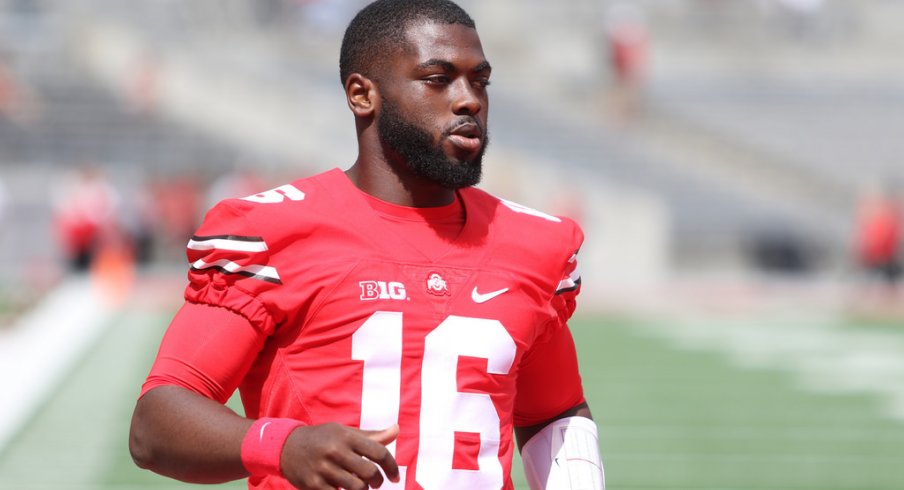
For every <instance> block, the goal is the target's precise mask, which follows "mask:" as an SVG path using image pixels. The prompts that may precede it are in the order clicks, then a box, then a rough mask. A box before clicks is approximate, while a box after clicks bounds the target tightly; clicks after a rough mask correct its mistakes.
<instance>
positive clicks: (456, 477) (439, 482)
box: [352, 311, 516, 490]
mask: <svg viewBox="0 0 904 490" xmlns="http://www.w3.org/2000/svg"><path fill="white" fill-rule="evenodd" d="M515 352H516V346H515V342H514V340H513V339H512V337H511V335H509V333H508V331H506V329H505V327H503V326H502V323H500V322H499V321H498V320H489V319H486V318H469V317H462V316H454V315H453V316H449V317H448V318H446V319H445V320H443V322H442V323H440V324H439V326H437V327H436V329H435V330H433V331H432V332H430V333H429V334H427V336H426V337H425V339H424V358H423V361H422V365H421V410H420V443H419V445H418V446H419V449H418V457H417V468H418V470H417V478H416V480H417V482H418V484H420V485H421V486H422V487H424V488H425V489H427V490H433V489H445V488H500V487H502V482H503V475H502V462H501V461H499V456H498V455H499V440H500V428H499V416H498V415H497V413H496V407H495V406H494V405H493V401H492V400H491V399H490V395H488V394H486V393H462V392H460V391H458V384H457V376H458V359H459V357H460V356H469V357H477V358H481V359H486V360H487V373H488V374H508V372H509V370H510V369H511V367H512V362H514V359H515ZM352 358H353V359H355V360H359V361H364V380H363V385H364V386H363V390H362V395H361V429H364V430H379V429H384V428H386V427H388V426H390V425H392V424H395V423H397V422H398V419H399V399H400V396H401V376H402V314H401V313H398V312H385V311H378V312H376V313H374V314H373V315H371V317H370V318H368V319H367V321H365V322H364V323H363V324H362V325H361V326H360V327H359V328H358V330H357V331H356V332H355V334H354V335H353V336H352ZM455 432H472V433H478V434H480V450H479V453H478V456H477V464H478V467H479V470H477V471H474V470H459V469H455V468H452V457H453V453H454V450H455ZM389 450H390V451H391V452H392V453H393V455H395V443H392V444H391V445H390V446H389ZM399 471H400V472H401V481H400V482H399V483H398V484H392V483H391V482H389V481H387V482H386V483H384V485H383V487H381V488H390V489H391V488H404V487H405V468H404V467H401V468H399ZM387 484H389V486H387Z"/></svg>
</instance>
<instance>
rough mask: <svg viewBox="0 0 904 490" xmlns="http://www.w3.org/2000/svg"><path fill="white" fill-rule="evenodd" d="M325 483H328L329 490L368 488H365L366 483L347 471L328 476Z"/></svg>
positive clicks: (366, 487) (362, 489) (359, 489)
mask: <svg viewBox="0 0 904 490" xmlns="http://www.w3.org/2000/svg"><path fill="white" fill-rule="evenodd" d="M327 481H328V482H329V483H330V487H331V488H338V489H341V490H367V489H368V488H370V487H368V486H367V483H365V482H364V481H362V480H361V479H360V478H358V477H357V476H355V475H353V474H351V473H349V472H347V471H339V472H337V473H335V474H333V475H330V476H329V477H328V478H327Z"/></svg>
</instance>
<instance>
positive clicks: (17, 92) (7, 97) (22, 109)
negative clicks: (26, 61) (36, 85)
mask: <svg viewBox="0 0 904 490" xmlns="http://www.w3.org/2000/svg"><path fill="white" fill-rule="evenodd" d="M38 115H39V104H38V100H37V98H36V97H35V95H34V94H33V93H32V92H31V91H30V90H29V89H28V87H27V86H26V85H25V83H23V82H22V81H21V80H19V78H18V77H16V76H15V74H14V73H13V72H12V71H11V70H10V69H9V68H8V67H7V64H6V61H5V60H4V59H3V58H0V117H5V118H7V119H9V120H10V121H13V122H14V123H16V124H19V125H22V126H24V125H27V124H29V123H31V122H32V121H34V120H35V118H36V117H38Z"/></svg>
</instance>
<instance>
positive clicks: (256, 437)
mask: <svg viewBox="0 0 904 490" xmlns="http://www.w3.org/2000/svg"><path fill="white" fill-rule="evenodd" d="M303 425H305V424H304V423H303V422H299V421H298V420H293V419H276V418H267V417H265V418H262V419H258V420H257V421H255V422H254V423H253V424H251V428H250V429H248V432H247V433H246V434H245V438H244V439H243V440H242V464H244V465H245V469H246V470H248V473H250V474H251V475H252V476H269V475H279V476H282V470H281V469H280V467H279V458H280V456H281V455H282V450H283V446H285V444H286V439H288V438H289V434H291V433H292V431H293V430H295V428H297V427H301V426H303Z"/></svg>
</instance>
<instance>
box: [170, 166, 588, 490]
mask: <svg viewBox="0 0 904 490" xmlns="http://www.w3.org/2000/svg"><path fill="white" fill-rule="evenodd" d="M458 196H459V200H460V204H461V206H462V208H463V210H464V214H465V221H464V225H463V228H462V231H461V233H460V234H459V235H458V237H457V238H455V239H454V240H452V241H449V242H446V246H445V249H436V250H433V249H431V250H429V251H428V252H429V253H424V246H423V244H418V243H410V241H409V237H407V236H404V234H401V235H400V234H398V233H396V232H391V231H389V229H388V228H387V226H386V222H385V220H384V219H383V218H381V217H380V216H379V214H378V213H376V212H375V210H374V208H373V207H372V206H371V204H370V203H369V202H368V199H367V196H366V195H364V194H363V193H362V192H361V191H360V190H358V189H357V188H356V187H355V186H354V185H353V184H352V183H351V181H350V180H349V179H348V178H347V177H346V176H345V174H344V173H343V172H342V171H340V170H338V169H335V170H332V171H329V172H326V173H323V174H320V175H317V176H314V177H311V178H307V179H301V180H298V181H295V182H293V183H292V184H289V185H284V186H282V187H279V188H276V189H273V190H271V191H267V192H264V193H261V194H257V195H255V196H249V197H247V198H243V199H232V200H227V201H223V202H221V203H220V204H218V205H217V206H216V207H214V208H213V209H212V210H211V211H210V212H209V213H208V215H207V217H206V218H205V221H204V223H203V224H202V226H201V227H200V229H199V230H198V232H197V234H196V235H195V236H194V237H192V240H191V242H190V243H189V250H188V255H189V261H190V262H191V271H190V273H189V282H190V283H189V286H188V288H187V289H186V300H187V301H188V302H192V303H200V304H207V305H213V306H219V307H224V308H227V309H229V310H231V311H234V312H237V313H239V314H240V315H242V316H244V317H245V318H247V319H248V320H249V322H250V323H251V324H252V325H253V326H254V328H256V329H258V330H259V331H260V332H261V333H262V334H264V335H266V336H267V340H266V342H265V343H264V347H263V349H262V350H261V351H260V352H251V353H248V355H249V356H253V357H254V360H253V363H252V365H251V368H250V370H249V371H248V373H247V375H246V376H245V378H244V381H243V382H242V384H241V386H240V391H241V394H242V400H243V403H244V405H245V410H246V415H247V416H249V417H251V418H258V417H262V416H268V417H289V418H294V419H298V420H301V421H304V422H305V423H308V424H319V423H324V422H329V421H332V422H339V423H342V424H345V425H348V426H353V427H360V428H362V429H383V428H385V427H388V426H390V425H392V424H394V423H398V424H399V427H400V434H399V437H398V439H397V440H396V441H395V442H394V443H393V444H392V446H391V450H392V451H393V453H394V455H395V457H396V460H397V461H398V463H399V465H400V467H401V468H402V482H401V483H400V484H398V485H396V484H392V483H390V482H387V484H386V485H389V486H388V487H387V486H386V485H384V487H383V488H405V489H421V488H424V489H461V488H472V489H489V488H512V483H511V479H510V476H509V473H510V470H511V461H512V454H513V451H514V447H515V446H514V438H513V434H512V431H513V427H514V426H516V425H518V426H527V425H532V424H535V423H538V422H541V421H543V420H545V419H547V418H549V417H552V416H554V415H556V414H558V413H560V412H562V411H563V410H565V409H568V408H571V407H572V406H574V405H576V404H578V403H580V402H581V401H583V393H582V390H581V386H580V378H579V375H578V373H577V369H576V365H575V368H574V369H571V370H570V376H565V378H566V379H560V380H557V382H556V384H547V385H546V386H544V387H543V388H542V389H537V390H530V391H531V394H529V395H524V394H523V393H522V394H521V396H519V397H518V398H517V400H516V396H515V395H516V391H517V387H518V386H523V385H524V384H525V383H529V382H530V379H519V372H522V371H521V368H522V365H523V364H529V362H527V361H528V360H529V359H530V358H531V353H532V349H533V348H534V347H535V346H539V345H543V343H544V342H545V341H546V340H547V339H550V338H553V337H554V334H555V333H556V332H561V330H560V329H563V328H567V327H566V321H567V320H568V318H569V317H570V316H571V314H572V312H573V311H574V306H575V303H574V299H575V296H576V295H577V293H578V291H579V288H580V275H579V272H578V269H577V255H576V254H577V250H578V249H579V247H580V245H581V242H582V240H583V235H582V232H581V230H580V228H579V227H578V226H577V224H575V223H574V222H573V221H571V220H569V219H566V218H558V217H554V216H550V215H546V214H543V213H540V212H538V211H535V210H532V209H529V208H526V207H524V206H520V205H517V204H514V203H511V202H508V201H504V200H500V199H498V198H495V197H493V196H491V195H489V194H487V193H486V192H483V191H481V190H478V189H475V188H466V189H462V190H460V191H458ZM396 230H397V229H396ZM566 332H567V331H566ZM549 343H552V342H549ZM538 357H540V356H539V355H538ZM544 362H546V361H544ZM568 362H572V364H573V361H568V360H566V361H565V364H568ZM530 371H534V372H538V373H542V371H543V369H542V366H541V368H539V369H531V370H530ZM524 372H528V371H527V370H525V371H524ZM536 376H537V377H538V378H542V377H543V376H542V375H541V374H537V375H536ZM544 381H545V382H546V383H548V380H544ZM524 391H527V390H522V392H524ZM279 480H280V479H279V478H275V477H270V478H266V479H263V480H254V479H253V481H250V482H249V485H250V486H251V487H252V488H254V487H265V486H266V488H283V486H285V488H290V487H289V485H288V483H287V482H285V481H279Z"/></svg>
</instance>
